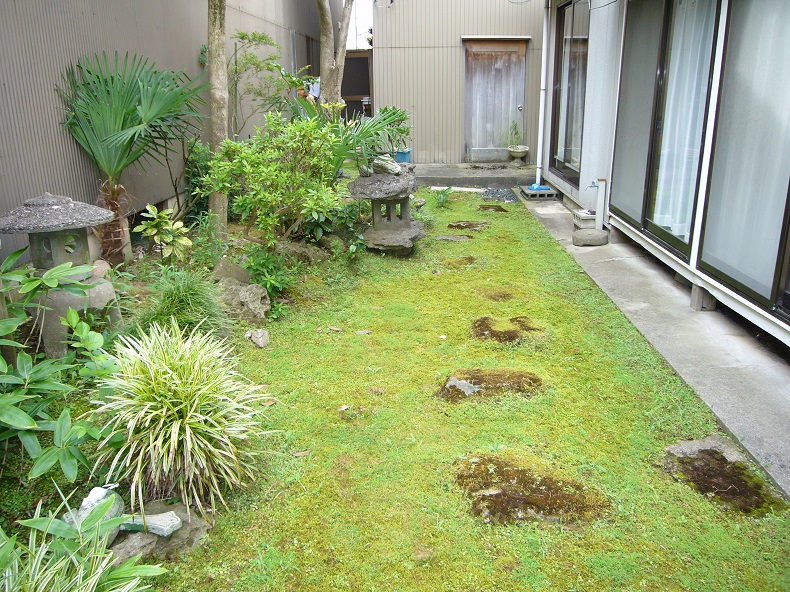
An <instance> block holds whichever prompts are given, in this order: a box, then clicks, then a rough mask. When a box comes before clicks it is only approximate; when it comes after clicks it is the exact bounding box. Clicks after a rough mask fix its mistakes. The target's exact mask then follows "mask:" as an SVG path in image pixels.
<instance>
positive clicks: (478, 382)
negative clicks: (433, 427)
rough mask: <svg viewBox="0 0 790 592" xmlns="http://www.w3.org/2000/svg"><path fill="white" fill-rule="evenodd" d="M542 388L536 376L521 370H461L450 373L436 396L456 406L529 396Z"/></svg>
mask: <svg viewBox="0 0 790 592" xmlns="http://www.w3.org/2000/svg"><path fill="white" fill-rule="evenodd" d="M542 384H543V381H542V380H541V379H540V376H538V375H537V374H533V373H532V372H526V371H524V370H513V369H499V368H486V369H480V368H462V369H460V370H456V371H455V372H453V374H452V375H451V376H450V377H448V379H447V381H446V382H445V383H444V384H443V385H442V387H441V388H440V389H439V390H438V391H437V393H436V394H437V395H438V396H439V397H441V398H442V399H444V400H446V401H450V402H451V403H458V402H460V401H465V400H467V399H470V398H481V399H482V398H490V397H493V396H496V395H501V394H504V393H508V392H510V393H516V394H520V395H527V396H530V395H533V394H535V393H536V392H537V391H538V390H539V389H540V387H541V385H542Z"/></svg>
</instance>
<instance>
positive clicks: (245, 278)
mask: <svg viewBox="0 0 790 592" xmlns="http://www.w3.org/2000/svg"><path fill="white" fill-rule="evenodd" d="M213 273H214V277H215V278H217V279H222V278H232V279H234V280H237V281H239V282H241V283H242V284H249V283H250V272H249V271H247V270H246V269H245V268H243V267H242V266H241V265H238V264H236V263H233V262H232V261H228V260H227V259H225V258H224V257H223V258H220V259H218V260H217V262H216V263H215V264H214V271H213Z"/></svg>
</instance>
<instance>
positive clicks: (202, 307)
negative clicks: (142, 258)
mask: <svg viewBox="0 0 790 592" xmlns="http://www.w3.org/2000/svg"><path fill="white" fill-rule="evenodd" d="M151 289H152V290H153V295H152V297H151V299H150V302H149V303H148V305H147V306H145V307H144V308H143V309H142V310H141V311H140V312H139V313H138V315H137V317H136V319H135V320H136V323H137V325H138V326H139V328H140V332H144V331H147V330H148V329H149V328H150V327H151V325H153V324H154V323H158V324H159V325H167V324H169V323H170V319H171V318H175V319H176V322H177V323H178V326H179V327H181V328H182V329H184V330H188V331H191V330H192V329H194V328H195V327H197V326H198V325H200V327H201V328H202V330H203V331H204V332H214V333H217V334H219V335H221V336H224V335H225V334H226V333H227V332H228V331H229V329H230V320H229V319H228V314H227V313H226V312H225V309H224V308H222V305H221V304H220V290H219V286H217V284H216V283H214V281H213V280H212V279H211V276H210V274H209V272H208V271H207V270H205V269H197V270H195V269H190V270H176V269H174V268H172V267H163V268H162V277H160V278H159V279H158V280H157V281H156V282H155V283H154V284H153V285H152V286H151Z"/></svg>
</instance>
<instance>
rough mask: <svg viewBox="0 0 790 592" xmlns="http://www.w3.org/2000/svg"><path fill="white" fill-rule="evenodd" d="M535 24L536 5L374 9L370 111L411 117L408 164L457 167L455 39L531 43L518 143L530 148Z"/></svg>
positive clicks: (399, 4) (459, 60) (423, 4)
mask: <svg viewBox="0 0 790 592" xmlns="http://www.w3.org/2000/svg"><path fill="white" fill-rule="evenodd" d="M542 19H543V4H542V2H528V3H525V4H512V3H510V2H506V1H504V0H502V1H500V0H496V1H494V0H397V1H396V2H395V3H394V4H391V5H390V4H388V2H386V1H382V2H379V4H378V5H377V6H375V7H374V9H373V44H374V49H375V51H374V61H373V93H374V96H375V97H376V103H375V104H376V107H382V106H386V105H396V106H398V107H402V108H404V109H407V110H408V111H410V112H411V114H412V117H411V121H410V123H411V125H412V126H413V128H414V129H413V133H412V138H413V142H412V148H413V149H414V152H413V161H414V162H437V163H457V162H462V161H463V159H464V141H465V140H464V127H465V126H464V76H465V68H464V48H463V43H462V36H474V35H495V36H496V35H501V36H508V35H518V36H530V37H531V40H530V41H529V42H528V43H527V105H526V117H525V122H526V130H525V131H526V134H525V136H526V143H527V144H528V145H529V146H530V147H535V146H537V132H538V102H539V93H540V50H541V44H542V40H541V35H542ZM532 150H533V151H534V148H532ZM530 157H531V158H532V157H533V153H532V152H531V153H530Z"/></svg>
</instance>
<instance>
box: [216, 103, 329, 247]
mask: <svg viewBox="0 0 790 592" xmlns="http://www.w3.org/2000/svg"><path fill="white" fill-rule="evenodd" d="M335 142H336V139H335V138H334V137H333V136H332V135H331V134H330V133H329V131H328V130H327V129H322V128H321V127H320V125H319V124H318V122H316V121H313V120H297V121H293V122H286V121H283V120H282V119H281V118H280V116H279V115H278V114H275V113H270V114H268V115H267V116H266V126H265V127H263V128H259V129H258V133H257V135H256V136H255V137H254V138H252V139H251V140H250V141H248V142H234V141H231V140H227V141H225V142H223V144H222V147H221V149H220V150H219V151H218V152H217V154H216V155H215V156H214V158H213V159H212V161H211V165H210V167H211V172H210V174H209V175H208V176H206V177H205V178H204V179H203V182H202V186H203V189H202V190H203V191H204V192H216V193H222V194H225V195H227V196H228V198H229V199H230V198H234V202H233V203H234V205H233V208H234V210H235V211H236V212H237V213H238V214H240V215H241V216H242V218H243V219H245V220H247V221H248V225H249V226H248V229H249V228H251V227H252V225H255V226H257V227H258V228H259V229H260V230H261V231H262V236H261V238H252V239H251V240H253V241H255V242H260V243H262V244H264V245H268V246H270V245H273V244H274V242H275V240H277V238H278V237H283V238H288V237H290V236H292V235H297V234H299V232H300V228H301V226H302V224H303V223H304V221H305V220H306V219H308V218H310V217H312V216H313V215H314V212H316V213H319V214H324V215H326V214H327V213H328V212H330V211H331V210H332V209H334V208H336V207H337V205H338V196H337V194H336V193H335V191H334V190H333V189H332V188H331V187H330V186H331V184H332V182H333V181H334V173H333V171H332V146H333V144H334V143H335ZM248 238H249V236H248Z"/></svg>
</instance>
